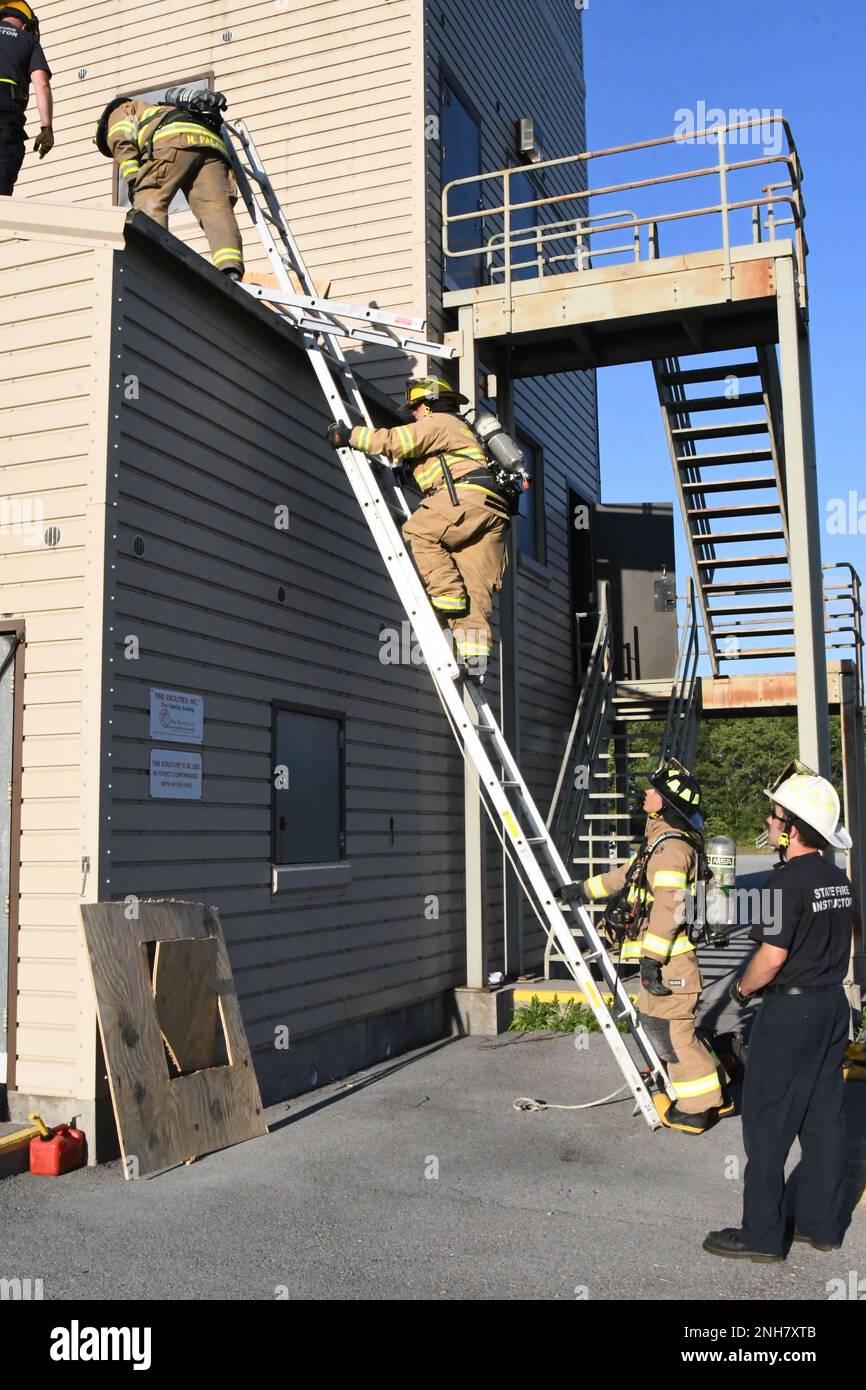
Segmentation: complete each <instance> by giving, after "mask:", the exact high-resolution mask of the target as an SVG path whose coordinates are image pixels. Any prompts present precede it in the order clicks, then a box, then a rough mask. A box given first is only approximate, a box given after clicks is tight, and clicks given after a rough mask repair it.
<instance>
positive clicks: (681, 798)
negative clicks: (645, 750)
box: [649, 758, 703, 830]
mask: <svg viewBox="0 0 866 1390" xmlns="http://www.w3.org/2000/svg"><path fill="white" fill-rule="evenodd" d="M649 784H650V786H651V787H655V789H656V791H657V792H658V794H659V796H660V797H661V799H662V801H664V802H666V803H667V805H668V806H671V807H673V809H674V810H675V811H679V813H680V815H681V816H685V818H686V820H687V821H688V822H689V824H690V825H692V826H693V827H694V829H695V830H700V828H701V826H702V824H703V814H702V812H701V788H700V783H699V782H698V779H697V778H696V777H695V776H694V775H693V774H692V773H691V772H689V770H688V768H685V767H683V765H682V763H680V762H678V761H677V759H676V758H671V759H670V761H669V762H666V763H662V765H661V767H657V768H656V770H655V772H654V773H653V774H652V776H651V777H650V779H649Z"/></svg>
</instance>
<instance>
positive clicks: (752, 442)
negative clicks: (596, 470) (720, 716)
mask: <svg viewBox="0 0 866 1390" xmlns="http://www.w3.org/2000/svg"><path fill="white" fill-rule="evenodd" d="M752 352H753V353H754V355H753V356H750V355H749V353H748V352H738V353H737V354H736V355H732V354H731V353H730V352H727V353H720V354H715V356H714V360H713V362H712V363H710V364H709V365H707V363H706V361H705V358H704V357H702V358H701V359H700V365H692V366H690V365H689V362H690V361H691V360H692V359H688V358H687V359H682V358H677V357H668V358H664V359H659V360H656V361H654V362H653V371H654V373H655V379H656V387H657V390H658V396H659V404H660V406H661V411H662V420H663V422H664V427H665V434H666V436H667V441H668V448H669V450H670V455H671V460H672V462H673V466H674V475H675V477H676V481H677V491H678V494H679V498H680V506H681V509H682V517H683V526H684V530H685V533H686V537H687V540H688V545H689V551H690V555H691V561H692V570H693V573H694V574H695V576H696V580H697V585H698V603H699V605H700V610H701V615H702V618H703V625H704V630H705V632H706V635H707V650H708V655H709V658H710V664H711V666H712V670H713V675H718V674H719V668H720V665H721V663H723V662H732V661H743V660H755V659H766V658H771V657H787V656H793V654H794V646H793V612H794V610H793V599H792V591H791V574H790V551H789V545H788V518H787V506H786V498H785V462H784V439H783V433H782V423H781V421H782V413H781V389H780V385H779V368H778V362H777V358H776V349H775V347H774V346H770V347H759V348H755V349H752ZM758 517H760V518H765V520H763V521H762V522H761V523H760V524H758V525H756V524H755V523H756V519H757V518H758ZM761 595H771V596H772V599H771V601H769V602H767V603H764V602H758V603H756V602H755V599H756V598H757V597H759V596H761ZM777 637H787V638H790V639H791V640H789V641H787V642H785V643H784V644H783V645H778V646H776V645H770V646H768V645H767V644H766V639H768V638H777Z"/></svg>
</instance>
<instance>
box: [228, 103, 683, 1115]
mask: <svg viewBox="0 0 866 1390" xmlns="http://www.w3.org/2000/svg"><path fill="white" fill-rule="evenodd" d="M223 138H224V139H225V141H226V144H227V146H228V148H229V150H230V152H231V155H232V164H233V167H234V172H235V176H236V178H237V182H238V188H239V190H240V194H241V196H242V198H243V200H244V203H245V204H246V208H247V211H248V213H249V215H250V218H251V220H252V222H253V225H254V226H255V228H256V230H257V232H258V234H259V237H260V239H261V242H262V245H263V247H264V249H265V251H266V253H267V256H268V260H269V262H270V264H271V266H272V268H273V271H274V273H275V275H276V277H277V280H278V282H279V284H280V286H281V287H282V288H281V289H280V290H267V289H263V288H261V287H258V286H250V287H248V288H249V292H250V293H252V294H253V295H254V296H256V297H257V298H260V299H266V300H268V301H269V302H271V303H272V304H273V305H274V307H275V309H276V310H277V311H278V312H279V313H280V314H281V315H282V316H283V317H284V318H285V319H286V320H287V322H288V323H290V324H291V325H292V326H293V327H294V328H295V329H296V330H298V331H299V332H300V334H301V341H302V345H303V347H304V350H305V351H306V353H307V356H308V358H309V361H310V365H311V366H312V368H313V371H314V372H315V375H316V378H317V380H318V382H319V385H320V387H321V389H322V393H323V395H324V397H325V399H326V401H327V402H328V406H329V408H330V410H331V413H332V417H333V418H334V419H335V420H340V421H341V422H342V423H344V424H357V423H361V422H363V423H365V424H367V425H368V426H369V425H372V421H371V419H370V416H369V414H368V412H367V408H366V405H365V402H364V399H363V397H362V395H361V392H360V390H359V388H358V385H357V382H356V381H355V377H354V374H353V372H352V369H351V367H350V365H349V363H348V362H347V360H346V357H345V355H344V353H343V350H342V348H341V346H340V341H339V340H340V339H341V338H352V339H357V340H360V341H361V342H375V343H387V344H389V345H390V346H392V347H397V348H405V349H406V351H409V352H412V351H415V352H418V353H422V354H425V355H430V356H438V357H450V356H452V355H453V352H452V350H451V349H449V348H444V347H443V346H442V345H441V344H437V343H430V342H426V341H425V340H424V339H423V338H422V337H421V333H422V331H423V328H424V323H423V320H420V319H412V318H407V317H405V316H401V315H396V314H388V313H385V312H384V311H381V310H378V309H369V308H363V307H361V306H359V305H353V304H345V303H342V302H340V301H335V300H329V299H322V298H320V297H318V296H317V295H316V293H315V287H314V285H313V282H312V279H311V277H310V274H309V272H308V271H307V268H306V265H305V264H304V261H303V258H302V256H301V253H300V251H299V249H298V247H297V244H296V242H295V239H294V237H293V236H292V233H291V230H290V228H289V225H288V222H287V221H286V218H285V216H284V214H283V211H282V209H281V207H280V203H279V200H278V199H277V196H276V193H275V192H274V189H273V187H272V185H271V182H270V180H269V178H268V175H267V173H266V171H265V168H264V165H263V164H262V162H261V160H260V158H259V154H258V151H257V149H256V146H255V142H254V140H253V138H252V136H251V135H250V133H249V131H248V129H247V126H246V123H245V122H243V121H234V122H231V123H229V122H226V124H225V126H224V127H223ZM295 281H297V284H298V285H299V286H300V290H298V289H297V288H296V285H295ZM353 325H355V326H353ZM337 453H338V454H339V457H340V461H341V463H342V465H343V468H344V470H345V472H346V476H347V478H348V480H349V483H350V484H351V487H352V490H353V492H354V493H355V496H356V498H357V500H358V503H359V505H360V507H361V511H362V513H363V516H364V518H365V520H366V522H367V525H368V526H369V528H370V531H371V533H372V535H373V539H374V540H375V542H376V545H377V547H378V549H379V553H380V554H381V556H382V559H383V560H384V562H385V565H386V568H387V570H388V573H389V575H390V576H391V579H392V581H393V583H394V587H395V588H396V590H397V593H398V595H399V597H400V601H401V602H402V604H403V607H404V609H405V611H406V614H407V616H408V617H409V619H410V621H411V624H412V627H413V629H414V632H415V636H416V639H417V641H418V645H419V647H420V649H421V652H422V654H423V657H424V660H425V662H426V664H427V668H428V670H429V672H430V675H431V677H432V679H433V683H434V685H435V687H436V691H437V693H438V695H439V698H440V700H441V702H442V705H443V708H444V710H445V713H446V716H447V718H448V721H449V723H450V724H451V728H452V730H453V732H454V735H455V737H456V738H457V741H458V745H459V746H460V748H461V751H462V752H463V755H464V757H465V758H467V759H468V760H469V762H470V763H471V764H472V766H473V767H474V769H475V771H476V773H477V775H478V780H479V787H480V789H481V793H482V799H483V801H484V804H485V808H486V810H487V812H488V814H489V816H490V818H491V821H492V822H493V826H494V829H495V830H496V833H497V834H498V835H499V837H500V839H501V840H502V843H503V846H504V848H505V851H506V853H507V854H508V856H509V859H510V861H511V863H512V865H513V866H514V869H515V872H516V874H517V876H518V878H519V880H520V882H521V884H522V886H523V889H524V891H525V893H526V895H527V898H528V900H529V902H530V905H531V906H532V908H533V911H534V912H535V913H536V915H537V917H538V918H539V921H540V922H541V924H542V926H543V927H544V929H545V930H546V932H547V933H548V935H549V936H551V937H552V938H553V939H554V940H555V942H556V946H557V947H558V950H559V952H560V953H561V955H562V957H563V959H564V960H565V962H566V964H567V965H568V967H569V969H570V970H571V973H572V975H573V976H574V978H575V980H576V981H577V983H578V984H579V985H580V987H581V988H582V990H583V991H584V994H585V996H586V999H587V1000H588V1002H589V1004H590V1007H591V1008H592V1011H593V1013H594V1015H595V1017H596V1019H597V1021H598V1024H599V1027H600V1029H601V1031H602V1033H603V1035H604V1037H605V1038H606V1040H607V1043H608V1046H609V1047H610V1049H611V1051H612V1052H613V1055H614V1057H615V1058H616V1061H617V1064H618V1066H619V1068H620V1071H621V1072H622V1074H623V1077H624V1078H625V1081H626V1083H627V1084H628V1086H629V1088H630V1090H631V1092H632V1095H633V1096H634V1099H635V1102H636V1105H637V1107H638V1108H639V1110H640V1112H641V1114H642V1115H643V1117H644V1119H645V1120H646V1122H647V1124H648V1125H649V1126H650V1127H651V1128H652V1129H656V1128H658V1126H659V1124H660V1121H659V1118H658V1115H657V1113H656V1109H655V1106H654V1105H653V1102H652V1099H651V1096H650V1093H649V1090H648V1086H647V1083H646V1081H645V1079H644V1076H643V1075H642V1074H641V1072H640V1071H639V1070H638V1067H637V1065H636V1064H635V1061H634V1059H633V1057H632V1055H631V1053H630V1052H629V1050H628V1048H627V1047H626V1044H625V1041H624V1039H623V1036H622V1034H621V1033H620V1032H619V1029H618V1027H617V1021H618V1020H619V1019H621V1018H626V1019H627V1020H628V1025H629V1029H630V1032H631V1034H632V1036H633V1037H634V1039H635V1042H636V1044H637V1046H638V1049H639V1051H640V1052H641V1054H642V1057H643V1061H644V1063H645V1065H646V1068H647V1069H648V1071H649V1073H650V1074H651V1076H652V1079H653V1080H654V1082H655V1084H656V1085H657V1087H658V1088H659V1090H661V1091H665V1092H667V1094H668V1095H670V1096H671V1097H673V1090H672V1087H671V1086H670V1083H669V1082H668V1080H667V1077H666V1075H665V1072H664V1070H663V1068H662V1066H661V1063H660V1061H659V1058H658V1056H657V1054H656V1052H655V1049H654V1048H653V1046H652V1044H651V1042H650V1041H649V1038H648V1037H647V1035H646V1033H645V1032H644V1030H643V1029H642V1027H641V1025H640V1023H639V1021H638V1019H637V1016H636V1014H635V1010H634V1007H633V1005H632V1002H631V1000H630V998H629V996H628V994H627V993H626V990H625V988H624V986H623V984H622V982H621V981H620V979H619V978H618V974H617V968H616V966H615V965H614V962H613V961H612V960H611V958H610V956H609V955H608V953H607V951H606V949H605V946H604V943H603V942H602V940H601V938H600V937H599V935H598V933H597V931H596V930H595V927H594V925H593V922H592V919H591V917H590V915H589V913H587V912H586V911H585V909H583V908H580V909H577V910H576V911H577V917H578V919H579V926H580V931H581V934H582V936H583V940H584V942H585V943H586V947H587V950H586V953H585V954H584V953H583V952H582V951H581V950H580V949H579V947H578V944H577V942H576V940H575V937H574V935H573V933H572V930H571V928H570V926H569V920H568V917H567V916H566V915H565V914H566V913H568V914H569V915H570V914H571V911H572V909H570V908H568V907H566V908H564V909H563V907H561V905H560V904H559V902H558V901H557V897H556V894H557V892H558V891H560V890H561V889H562V888H563V887H564V886H565V885H566V884H569V883H571V881H572V879H571V875H570V873H569V872H568V870H567V869H566V867H565V864H564V863H563V861H562V858H561V857H560V855H559V853H558V851H557V849H556V846H555V844H554V842H553V840H552V839H551V837H550V835H549V833H548V831H547V827H546V826H545V823H544V820H543V818H542V816H541V815H540V813H539V811H538V808H537V807H536V805H535V802H534V801H533V799H532V797H531V795H530V793H529V790H528V788H526V787H525V786H524V783H523V779H522V777H521V775H520V771H519V769H518V767H517V764H516V763H515V761H514V759H513V757H512V755H511V752H510V750H509V748H508V745H507V743H506V742H505V739H504V738H503V736H502V733H501V731H500V729H499V726H498V725H497V723H496V720H495V719H494V717H493V714H492V712H491V710H490V708H489V706H488V704H487V702H486V700H485V699H484V698H483V696H482V695H481V692H480V690H479V688H478V687H477V686H476V685H474V684H473V683H471V682H467V683H466V684H467V689H468V690H469V692H470V694H471V698H472V702H473V703H474V706H475V712H476V715H477V723H476V722H475V721H474V720H473V719H472V718H470V714H469V712H468V711H467V709H466V707H465V705H464V701H463V698H462V694H461V691H462V688H463V682H462V681H461V679H460V672H459V669H458V667H457V664H456V662H455V660H454V657H453V654H452V652H451V649H450V647H449V644H448V642H447V640H446V638H445V636H444V634H443V631H442V629H441V628H440V626H439V622H438V619H437V618H436V616H435V614H434V612H433V609H432V607H431V605H430V603H429V601H428V599H427V596H426V593H425V591H424V587H423V585H422V583H421V580H420V578H419V577H418V574H417V572H416V570H415V566H414V564H413V563H412V559H411V557H410V555H409V554H408V552H407V550H406V548H405V546H404V544H403V541H402V538H401V536H400V532H399V530H398V529H397V526H396V525H395V522H394V520H393V517H392V515H391V511H392V507H391V504H389V502H388V501H387V500H386V498H385V495H384V494H383V491H382V489H381V488H380V486H379V481H378V478H377V472H376V469H377V465H376V464H375V463H373V464H371V462H370V460H369V459H368V458H367V456H366V455H364V454H362V453H359V452H358V451H357V450H355V449H339V450H337ZM394 491H395V495H396V499H397V507H398V509H399V511H400V512H402V515H403V516H404V517H405V516H408V514H409V508H408V507H407V505H406V502H405V499H404V498H403V496H402V494H401V493H400V491H399V489H397V488H396V487H395V489H394ZM497 766H498V768H499V771H498V772H497V770H496V769H497ZM524 824H525V825H526V827H527V828H526V829H524ZM549 879H552V880H553V881H554V883H555V884H556V887H555V888H552V887H551V884H550V882H549ZM593 963H595V964H596V965H597V967H598V969H599V971H600V973H601V975H602V977H603V979H604V981H605V983H606V985H607V988H608V989H609V990H610V991H611V994H612V996H613V999H615V1001H616V1010H615V1012H612V1011H611V1008H612V1007H613V1000H612V1004H611V1008H609V1007H608V1005H607V1003H606V1002H605V999H604V997H603V996H602V994H601V992H600V990H599V986H598V984H597V982H596V981H595V980H594V978H593V976H592V973H591V970H590V966H591V965H592V964H593Z"/></svg>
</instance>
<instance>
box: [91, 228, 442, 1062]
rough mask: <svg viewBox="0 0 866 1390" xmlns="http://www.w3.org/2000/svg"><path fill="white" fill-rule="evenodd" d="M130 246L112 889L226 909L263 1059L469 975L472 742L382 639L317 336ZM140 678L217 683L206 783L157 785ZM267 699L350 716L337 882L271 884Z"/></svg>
mask: <svg viewBox="0 0 866 1390" xmlns="http://www.w3.org/2000/svg"><path fill="white" fill-rule="evenodd" d="M118 259H119V263H120V264H121V265H122V273H120V274H119V275H118V277H117V304H116V320H117V321H116V332H115V343H116V344H118V345H119V346H118V358H117V363H116V370H117V377H116V381H117V382H118V389H117V391H116V399H120V397H121V396H122V394H123V392H122V390H121V389H120V386H119V383H120V382H121V381H122V380H123V379H125V378H128V377H129V375H130V374H132V375H134V376H135V377H136V378H138V380H139V383H140V386H139V398H138V399H137V400H131V401H124V402H123V404H121V405H120V407H119V413H120V421H119V433H118V439H119V449H118V451H117V453H118V460H117V466H116V468H115V469H114V470H113V472H114V473H115V478H114V480H113V487H114V490H115V495H114V498H113V502H114V511H115V514H114V518H113V521H114V524H113V525H112V527H111V530H112V533H113V542H112V552H113V553H112V555H111V563H112V564H113V565H114V570H113V581H114V582H113V584H112V594H113V600H112V608H113V617H112V624H113V633H112V644H111V654H112V657H113V662H114V671H115V676H114V680H113V697H112V698H113V710H112V711H111V712H110V714H111V718H112V721H113V722H112V724H111V731H110V739H111V743H110V747H111V753H112V758H111V763H112V766H113V774H112V778H111V781H112V791H111V808H110V809H111V837H110V849H111V855H110V862H111V866H112V867H111V872H110V886H109V889H108V896H111V897H113V898H118V897H124V896H126V895H127V894H137V895H140V896H149V895H158V896H178V897H184V898H192V899H196V900H203V901H205V902H209V903H214V904H215V905H216V906H217V907H218V908H219V909H220V911H221V914H222V919H223V923H224V927H225V932H226V937H227V941H228V944H229V951H230V956H231V960H232V964H233V967H234V970H235V976H236V980H237V984H238V989H239V993H240V998H241V1004H242V1009H243V1015H244V1019H245V1021H246V1025H247V1028H248V1030H249V1035H250V1041H251V1045H252V1046H253V1048H254V1050H256V1051H258V1052H259V1054H260V1061H262V1063H263V1066H264V1069H265V1070H266V1071H272V1069H273V1065H274V1058H273V1051H272V1050H273V1040H274V1029H275V1028H276V1027H277V1026H279V1025H283V1024H284V1025H286V1026H288V1027H289V1029H290V1031H291V1035H292V1037H293V1039H298V1038H300V1037H303V1036H306V1035H309V1034H311V1033H314V1032H317V1031H318V1030H323V1029H328V1028H333V1027H336V1026H337V1025H346V1024H352V1023H355V1022H357V1021H358V1020H363V1019H365V1018H369V1017H371V1016H373V1015H378V1014H382V1013H384V1012H385V1011H388V1010H393V1009H397V1008H400V1007H402V1006H405V1005H407V1004H409V1003H415V1002H417V1001H421V1000H425V999H430V998H432V997H434V996H436V995H441V994H442V992H443V991H445V990H446V989H448V988H449V987H452V986H454V985H457V984H460V983H463V982H464V971H465V949H464V919H463V891H464V889H463V814H462V787H463V780H462V761H461V759H460V758H459V755H458V753H457V751H456V749H455V746H454V743H453V739H452V737H451V734H450V731H449V730H448V727H447V725H446V722H445V719H444V716H443V714H442V712H441V709H440V706H439V703H438V700H437V698H436V696H435V693H434V691H433V688H432V686H431V684H430V682H429V680H428V679H427V678H426V676H425V673H424V672H423V670H419V669H417V668H412V667H407V666H400V665H383V664H382V663H381V662H380V660H379V654H380V642H379V632H380V627H381V626H382V625H383V624H385V625H388V626H389V627H396V628H397V629H399V627H400V623H401V620H402V619H403V614H402V611H401V609H400V608H399V604H398V601H397V598H396V595H395V594H394V592H393V589H392V586H391V583H390V581H389V579H388V577H387V574H386V572H385V569H384V565H383V564H382V562H381V560H380V557H379V555H378V553H377V552H376V551H375V548H374V546H373V542H372V539H371V537H370V535H369V532H368V531H367V528H366V526H365V525H364V523H363V521H362V518H361V515H360V512H359V509H358V506H357V503H356V501H355V498H354V495H353V494H352V492H351V490H350V487H349V484H348V482H347V480H346V478H345V475H344V473H343V470H342V468H341V467H340V465H339V463H338V461H337V460H336V457H335V455H334V454H333V453H332V452H331V450H330V449H329V447H328V444H327V442H326V440H325V438H324V430H325V424H326V419H327V416H326V415H325V413H324V404H323V402H322V401H321V397H320V393H319V390H318V387H317V386H316V383H315V381H314V378H313V376H312V373H311V371H310V370H309V367H308V364H307V362H306V359H305V358H304V357H303V355H302V354H301V353H300V352H299V351H298V350H297V349H295V348H293V347H292V346H291V345H290V344H289V343H288V342H287V340H286V337H285V335H284V334H282V333H278V332H277V331H275V330H272V329H271V328H269V327H268V326H266V325H265V324H263V323H262V321H261V311H258V310H256V311H252V310H248V309H245V308H243V307H239V306H237V305H236V304H235V303H233V300H232V297H231V294H230V293H227V292H224V291H222V290H221V289H220V288H217V287H213V286H212V285H211V284H210V283H208V277H209V275H210V272H209V271H207V270H203V271H200V272H199V273H195V271H194V270H192V272H191V271H190V270H189V269H185V268H184V266H183V264H182V263H181V262H180V261H179V260H175V259H174V258H173V257H172V256H170V255H168V254H166V253H165V252H164V251H162V250H161V249H160V248H159V247H151V246H150V245H149V244H147V243H144V242H142V241H141V240H140V239H135V240H133V242H132V244H131V245H130V247H129V249H128V250H127V252H126V254H125V255H124V256H122V257H119V258H118ZM214 343H217V344H219V345H220V350H219V351H216V352H215V351H214V348H213V344H214ZM205 363H207V365H204V364H205ZM281 504H286V505H287V506H288V507H289V509H290V515H291V524H290V530H289V532H288V533H285V532H284V531H279V530H277V529H275V526H274V509H275V507H276V506H279V505H281ZM135 537H141V538H142V539H143V541H144V543H145V553H144V556H143V557H142V558H138V557H137V556H136V555H135V553H134V551H133V541H134V538H135ZM280 585H283V586H285V589H286V599H285V602H283V603H281V602H279V601H278V599H277V593H276V591H277V588H278V586H280ZM130 636H135V637H137V638H138V641H139V643H140V656H139V658H138V659H137V660H129V659H127V658H126V657H125V655H124V651H125V644H126V642H127V639H128V638H129V637H130ZM151 686H164V687H168V688H170V689H173V690H181V691H189V692H197V693H201V694H203V695H204V697H205V742H204V747H203V750H202V751H203V758H204V764H203V765H204V798H203V800H202V801H201V802H197V801H170V800H151V799H150V798H149V794H148V753H149V747H150V746H151V744H150V741H149V737H148V701H149V689H150V687H151ZM275 699H278V700H282V701H286V702H291V703H297V704H299V705H302V706H306V707H313V708H315V709H318V710H320V711H322V712H328V711H332V712H334V713H337V714H340V715H343V716H345V719H346V733H347V739H346V743H347V748H346V766H347V848H348V859H349V861H350V862H351V865H352V881H351V883H350V884H348V885H347V886H345V887H342V888H336V887H333V888H316V889H313V890H293V891H292V892H290V893H280V894H277V895H276V896H274V895H273V894H272V892H271V881H270V874H271V848H270V804H271V779H272V767H271V730H270V702H271V701H272V700H275ZM156 746H161V745H159V744H158V743H157V745H156ZM392 823H393V829H392ZM434 894H435V895H436V897H437V898H438V900H439V918H438V920H428V919H427V918H426V917H425V899H426V898H427V896H428V895H434ZM265 1053H267V1054H268V1055H267V1057H266V1058H265V1057H264V1056H263V1054H265Z"/></svg>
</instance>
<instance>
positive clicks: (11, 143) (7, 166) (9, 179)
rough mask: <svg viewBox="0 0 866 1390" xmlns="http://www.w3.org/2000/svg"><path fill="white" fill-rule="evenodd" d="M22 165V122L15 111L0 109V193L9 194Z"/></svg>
mask: <svg viewBox="0 0 866 1390" xmlns="http://www.w3.org/2000/svg"><path fill="white" fill-rule="evenodd" d="M23 163H24V122H23V121H22V119H21V117H20V115H19V114H18V112H16V111H4V110H2V109H0V193H5V194H7V195H8V194H10V193H11V192H12V190H13V189H14V187H15V180H16V179H17V177H18V175H19V173H20V172H21V165H22V164H23Z"/></svg>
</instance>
